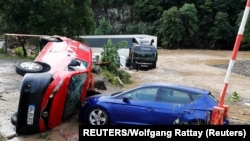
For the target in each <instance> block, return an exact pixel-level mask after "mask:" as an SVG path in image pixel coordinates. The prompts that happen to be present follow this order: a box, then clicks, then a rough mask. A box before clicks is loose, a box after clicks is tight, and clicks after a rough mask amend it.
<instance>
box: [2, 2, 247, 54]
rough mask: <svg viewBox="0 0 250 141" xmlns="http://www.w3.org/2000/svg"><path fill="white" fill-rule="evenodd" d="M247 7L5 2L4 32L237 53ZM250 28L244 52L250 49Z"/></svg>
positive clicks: (235, 4)
mask: <svg viewBox="0 0 250 141" xmlns="http://www.w3.org/2000/svg"><path fill="white" fill-rule="evenodd" d="M246 2H247V0H157V1H156V0H85V1H82V0H65V1H60V0H53V1H50V0H43V1H39V0H30V1H25V0H8V1H5V0H0V9H1V11H0V26H1V27H2V28H1V29H0V33H22V34H23V33H26V34H50V35H55V34H57V35H65V36H68V37H73V36H75V35H85V34H98V35H102V34H150V35H155V36H157V37H158V46H161V47H163V48H168V49H178V48H196V49H232V47H233V46H234V42H235V39H236V36H237V31H238V29H239V26H240V23H241V19H242V15H243V11H244V10H245V6H246ZM248 23H249V20H248ZM248 26H249V24H246V30H245V32H244V36H243V40H242V44H241V46H242V47H241V48H240V49H244V50H250V35H249V32H248V31H249V30H250V27H248Z"/></svg>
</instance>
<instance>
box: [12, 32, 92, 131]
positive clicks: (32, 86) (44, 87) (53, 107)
mask: <svg viewBox="0 0 250 141" xmlns="http://www.w3.org/2000/svg"><path fill="white" fill-rule="evenodd" d="M40 42H41V44H42V46H43V48H42V50H41V52H40V53H39V55H38V56H37V57H36V59H35V60H34V61H30V62H19V63H17V65H16V72H17V73H18V74H20V75H23V80H22V84H21V88H20V99H19V105H18V110H17V112H16V113H14V114H13V115H12V117H11V122H12V124H13V125H15V126H16V132H17V133H19V134H31V133H37V132H43V131H46V130H48V129H51V128H53V127H55V126H57V125H59V124H60V123H62V122H63V121H64V120H65V119H67V118H69V117H70V116H71V115H73V114H75V113H76V112H77V110H78V109H79V105H80V103H81V102H82V101H83V100H84V99H85V97H86V95H87V92H88V91H90V90H91V89H92V88H93V87H94V86H93V85H94V83H93V81H94V80H93V75H92V73H91V69H92V50H91V47H89V46H87V45H86V44H84V43H82V42H79V41H76V40H72V39H69V38H67V37H61V36H42V37H41V38H40Z"/></svg>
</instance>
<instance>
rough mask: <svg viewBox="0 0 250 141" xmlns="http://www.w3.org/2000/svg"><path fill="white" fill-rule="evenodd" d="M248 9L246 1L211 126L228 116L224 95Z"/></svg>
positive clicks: (249, 1) (221, 121)
mask: <svg viewBox="0 0 250 141" xmlns="http://www.w3.org/2000/svg"><path fill="white" fill-rule="evenodd" d="M249 9H250V0H247V4H246V8H245V11H244V14H243V18H242V21H241V25H240V28H239V31H238V35H237V37H236V41H235V44H234V48H233V52H232V55H231V59H230V61H229V65H228V69H227V73H226V77H225V80H224V87H223V89H222V91H221V95H220V99H219V103H218V106H215V107H214V108H213V113H212V119H211V124H212V125H218V124H219V125H222V124H223V120H224V118H225V117H227V116H228V108H229V107H228V105H224V99H225V95H226V93H227V88H228V83H229V79H230V75H231V72H232V68H233V66H234V63H235V60H236V57H237V53H238V50H239V48H240V43H241V40H242V37H243V33H244V30H245V25H246V22H247V18H248V14H249Z"/></svg>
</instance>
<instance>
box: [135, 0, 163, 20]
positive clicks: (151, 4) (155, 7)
mask: <svg viewBox="0 0 250 141" xmlns="http://www.w3.org/2000/svg"><path fill="white" fill-rule="evenodd" d="M162 3H163V0H157V1H156V0H137V1H136V2H135V5H134V10H135V16H136V17H137V19H138V20H137V21H140V20H141V21H143V22H146V23H153V21H155V20H157V19H159V18H160V17H161V15H162V13H163V8H162Z"/></svg>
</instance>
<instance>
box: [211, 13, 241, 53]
mask: <svg viewBox="0 0 250 141" xmlns="http://www.w3.org/2000/svg"><path fill="white" fill-rule="evenodd" d="M235 35H236V32H235V28H234V27H233V26H231V25H230V23H229V21H228V14H227V13H225V12H218V13H217V14H216V16H215V21H214V25H213V27H212V28H211V30H210V32H209V36H210V37H211V39H212V40H211V44H210V46H211V48H212V49H232V47H233V40H234V39H235Z"/></svg>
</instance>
